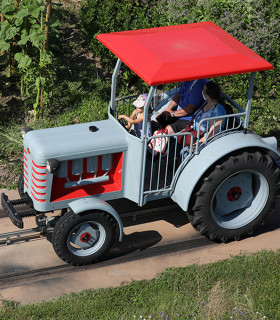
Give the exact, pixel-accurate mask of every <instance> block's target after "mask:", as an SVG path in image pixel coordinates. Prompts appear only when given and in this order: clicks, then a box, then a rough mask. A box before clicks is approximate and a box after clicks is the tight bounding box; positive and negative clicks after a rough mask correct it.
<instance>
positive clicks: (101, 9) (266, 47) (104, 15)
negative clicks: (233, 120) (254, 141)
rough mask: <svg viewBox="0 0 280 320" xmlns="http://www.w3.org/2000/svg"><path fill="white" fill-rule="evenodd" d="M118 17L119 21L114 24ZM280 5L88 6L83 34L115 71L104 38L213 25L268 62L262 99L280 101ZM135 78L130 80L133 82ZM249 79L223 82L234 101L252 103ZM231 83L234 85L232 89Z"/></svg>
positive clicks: (97, 2)
mask: <svg viewBox="0 0 280 320" xmlns="http://www.w3.org/2000/svg"><path fill="white" fill-rule="evenodd" d="M112 16H114V19H112ZM279 16H280V2H279V1H277V0H271V1H267V0H258V1H256V0H191V1H185V0H162V1H157V2H155V1H142V2H141V3H140V1H139V2H135V1H132V0H126V1H122V2H119V1H117V0H114V1H111V0H110V1H109V0H105V1H101V0H87V2H86V4H85V6H84V8H83V9H82V11H81V27H82V28H81V30H82V32H83V35H84V37H85V39H86V40H87V41H88V42H89V43H90V47H91V49H92V51H93V52H94V54H95V55H98V56H100V57H102V62H104V65H105V64H106V68H107V69H108V70H112V67H113V65H112V61H114V62H115V59H114V58H113V55H112V54H111V53H110V52H109V50H108V49H106V48H105V47H104V46H103V45H102V44H100V43H99V41H97V40H96V35H97V34H98V33H107V32H116V31H122V30H133V29H140V28H147V27H160V26H166V25H174V24H183V23H193V22H201V21H208V20H211V21H213V22H215V23H216V24H218V25H219V26H220V27H221V28H223V29H225V30H226V31H227V32H229V33H230V34H231V35H233V36H234V37H236V38H237V39H238V40H240V41H241V42H243V43H244V44H245V45H247V46H248V47H249V48H251V49H252V50H254V51H255V52H257V53H258V54H259V55H261V56H262V57H264V58H265V59H266V60H268V61H269V62H270V63H271V64H272V65H273V66H274V70H273V71H266V72H262V73H259V74H258V75H257V77H256V90H255V95H256V96H262V97H263V98H270V99H271V98H273V99H278V98H279V92H280V76H279V75H280V46H279V43H280V24H279ZM130 79H131V77H130V78H129V80H130ZM248 79H249V78H248V75H239V76H235V77H225V78H224V79H221V80H220V79H219V81H220V82H221V85H223V84H225V85H228V84H229V87H228V88H227V89H228V93H229V94H230V95H231V96H232V97H233V98H240V97H242V98H246V92H247V86H248ZM229 81H230V83H229Z"/></svg>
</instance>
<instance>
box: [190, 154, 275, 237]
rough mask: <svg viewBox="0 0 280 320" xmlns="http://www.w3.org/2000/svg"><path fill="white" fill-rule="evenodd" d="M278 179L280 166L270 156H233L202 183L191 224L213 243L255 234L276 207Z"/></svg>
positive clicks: (191, 212) (227, 158) (197, 192)
mask: <svg viewBox="0 0 280 320" xmlns="http://www.w3.org/2000/svg"><path fill="white" fill-rule="evenodd" d="M279 176H280V174H279V167H278V166H277V165H276V164H275V162H274V161H273V159H272V158H271V157H270V156H269V155H268V154H265V153H261V152H260V151H255V152H245V151H243V152H242V151H239V152H238V151H237V152H235V153H233V154H231V155H230V156H228V157H226V158H224V159H223V160H222V161H220V162H219V163H217V164H216V165H215V166H213V167H212V168H211V169H210V171H209V172H208V173H207V175H206V176H205V177H204V178H203V180H202V181H200V183H199V187H198V191H197V190H196V191H195V194H196V199H195V203H194V205H193V207H192V209H191V211H190V212H189V215H188V216H189V220H190V222H191V223H192V225H193V226H194V228H195V229H197V230H198V231H199V232H200V233H201V234H202V235H204V236H206V237H207V238H209V239H210V240H219V241H223V242H226V241H227V240H232V239H235V240H239V239H240V237H242V236H244V235H246V234H252V233H253V231H254V229H255V228H256V227H257V226H258V225H259V224H261V223H262V222H263V219H264V217H265V216H266V214H267V213H268V212H269V211H270V210H271V209H273V208H274V205H275V199H276V197H278V196H279V194H280V185H279Z"/></svg>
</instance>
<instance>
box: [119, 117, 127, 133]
mask: <svg viewBox="0 0 280 320" xmlns="http://www.w3.org/2000/svg"><path fill="white" fill-rule="evenodd" d="M119 123H120V124H121V125H122V126H123V127H124V128H125V129H126V122H125V120H124V119H123V118H121V119H120V120H119ZM126 130H127V129H126Z"/></svg>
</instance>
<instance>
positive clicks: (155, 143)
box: [143, 112, 246, 196]
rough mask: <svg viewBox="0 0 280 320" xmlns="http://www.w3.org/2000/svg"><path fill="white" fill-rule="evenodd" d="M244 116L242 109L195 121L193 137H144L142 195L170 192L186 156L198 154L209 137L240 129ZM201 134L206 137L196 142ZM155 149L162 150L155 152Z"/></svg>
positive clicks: (186, 159)
mask: <svg viewBox="0 0 280 320" xmlns="http://www.w3.org/2000/svg"><path fill="white" fill-rule="evenodd" d="M245 115H246V112H242V113H236V114H230V115H225V116H220V117H211V118H205V119H203V120H201V121H200V122H199V124H198V128H197V137H195V138H194V137H193V134H192V133H191V132H183V133H182V132H178V133H176V134H163V135H156V136H152V137H149V138H147V141H146V144H147V157H146V160H145V161H146V167H145V177H144V188H143V196H145V195H149V194H153V193H159V192H168V191H172V190H173V185H174V180H176V177H177V176H178V174H179V173H180V171H181V168H182V167H184V166H185V164H186V163H187V162H188V161H189V159H190V158H192V157H193V156H195V155H196V154H199V152H200V150H201V148H203V147H204V146H205V145H206V144H208V143H210V142H211V140H213V138H218V137H219V136H221V135H222V134H223V133H225V132H230V131H234V130H240V129H241V128H242V125H243V122H244V117H245ZM218 121H220V124H219V126H217V128H216V130H215V131H212V132H210V129H211V127H213V126H215V125H216V123H217V122H218ZM210 122H211V127H210ZM202 127H204V128H206V131H202V130H201V128H202ZM187 137H188V140H187ZM202 137H206V138H205V141H203V142H201V141H200V140H201V138H202ZM164 146H165V148H163V147H164ZM159 150H162V151H161V152H159Z"/></svg>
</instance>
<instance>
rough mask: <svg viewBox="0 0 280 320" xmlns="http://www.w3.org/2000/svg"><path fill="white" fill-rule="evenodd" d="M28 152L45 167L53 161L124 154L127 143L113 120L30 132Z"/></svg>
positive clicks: (25, 143) (27, 138)
mask: <svg viewBox="0 0 280 320" xmlns="http://www.w3.org/2000/svg"><path fill="white" fill-rule="evenodd" d="M24 149H25V152H28V153H31V155H32V158H33V160H34V161H35V162H36V163H38V164H45V163H46V160H47V159H51V158H54V159H57V160H60V161H62V160H69V159H78V158H85V157H90V156H97V155H103V154H109V153H110V154H111V153H116V152H123V151H125V150H127V140H126V137H125V134H124V132H123V131H122V129H121V127H120V126H118V125H117V124H116V123H115V122H114V120H110V119H109V120H104V121H98V122H90V123H82V124H76V125H71V126H65V127H57V128H50V129H42V130H34V131H29V132H28V133H27V134H26V135H25V138H24Z"/></svg>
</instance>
